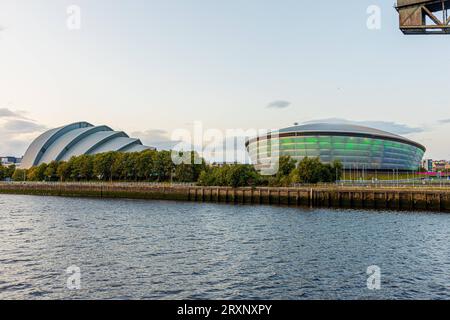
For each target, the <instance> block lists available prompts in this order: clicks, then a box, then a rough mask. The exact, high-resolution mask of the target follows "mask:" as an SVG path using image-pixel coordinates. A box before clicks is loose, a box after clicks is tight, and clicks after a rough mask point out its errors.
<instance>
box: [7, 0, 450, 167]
mask: <svg viewBox="0 0 450 320" xmlns="http://www.w3.org/2000/svg"><path fill="white" fill-rule="evenodd" d="M71 5H76V6H77V7H78V8H80V10H81V11H80V13H81V14H80V20H79V21H80V25H79V26H80V29H75V30H74V29H73V28H71V26H72V27H73V24H71V23H73V21H74V20H73V17H74V15H73V11H72V12H71V13H68V12H67V9H68V7H69V6H71ZM373 5H375V6H378V7H379V8H380V9H381V11H380V12H381V16H380V26H381V29H376V30H373V29H369V28H368V27H367V21H368V19H369V18H370V15H371V13H370V14H368V12H367V9H368V7H369V6H373ZM68 22H69V25H68ZM449 53H450V37H449V36H404V35H403V34H402V33H401V32H400V31H399V29H398V15H397V12H396V10H395V9H394V8H393V1H385V0H383V1H381V0H380V1H375V0H370V1H365V0H346V1H332V0H327V1H303V0H277V1H275V0H265V1H260V0H259V1H256V0H245V1H242V0H227V1H218V0H215V1H212V0H159V1H156V0H128V1H122V0H96V1H90V0H70V1H65V0H40V1H29V0H1V1H0V136H1V140H0V155H15V156H21V155H23V153H24V152H25V150H26V148H27V146H28V145H29V143H30V142H31V141H32V140H33V139H34V138H35V137H37V136H38V135H39V134H40V133H42V132H44V131H45V130H47V129H49V128H53V127H57V126H61V125H64V124H68V123H73V122H77V121H88V122H90V123H92V124H96V125H102V124H105V125H109V126H110V127H112V128H114V129H117V130H124V131H125V132H127V133H129V134H130V135H132V136H135V137H139V138H141V139H142V141H143V142H144V143H147V144H150V145H152V144H155V145H156V144H164V143H166V142H167V141H168V140H169V139H170V138H171V137H172V135H173V133H174V131H176V130H179V129H185V130H192V128H193V123H195V122H201V123H202V126H203V128H205V129H217V130H221V131H223V132H225V130H227V129H236V128H239V129H244V130H247V129H275V128H282V127H286V126H290V125H292V124H293V123H294V122H298V123H304V122H312V121H313V122H314V121H316V122H320V121H326V120H330V119H331V120H332V121H340V122H349V121H350V122H356V123H360V124H365V125H371V126H374V127H377V128H380V129H384V130H388V131H391V132H394V133H398V134H402V135H404V136H406V137H408V138H410V139H413V140H415V141H417V142H419V143H422V144H424V145H425V146H426V147H427V149H428V151H427V154H426V157H431V158H435V159H450V145H449V143H448V140H449V139H448V137H449V136H450V96H449V92H450V90H449V89H450V81H449V75H450V54H449Z"/></svg>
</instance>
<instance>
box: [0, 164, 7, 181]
mask: <svg viewBox="0 0 450 320" xmlns="http://www.w3.org/2000/svg"><path fill="white" fill-rule="evenodd" d="M5 178H6V168H5V166H3V165H2V164H0V181H3V180H4V179H5Z"/></svg>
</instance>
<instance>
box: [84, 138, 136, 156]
mask: <svg viewBox="0 0 450 320" xmlns="http://www.w3.org/2000/svg"><path fill="white" fill-rule="evenodd" d="M134 144H142V143H141V142H140V140H139V139H133V138H126V137H118V138H114V139H112V140H109V141H108V142H105V143H103V144H102V145H100V146H98V147H97V148H95V149H93V150H91V152H90V153H91V154H96V153H103V152H109V151H122V149H125V148H127V147H128V146H130V145H134Z"/></svg>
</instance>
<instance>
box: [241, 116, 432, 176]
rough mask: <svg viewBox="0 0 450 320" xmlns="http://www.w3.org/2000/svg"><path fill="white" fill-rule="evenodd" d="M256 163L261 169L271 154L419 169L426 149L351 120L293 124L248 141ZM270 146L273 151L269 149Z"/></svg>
mask: <svg viewBox="0 0 450 320" xmlns="http://www.w3.org/2000/svg"><path fill="white" fill-rule="evenodd" d="M246 148H247V151H248V152H249V155H250V159H251V160H252V163H253V164H254V165H255V166H256V167H257V168H258V169H261V168H262V167H263V166H264V165H265V164H264V163H267V162H268V161H267V158H269V157H270V156H275V157H277V156H281V155H289V156H291V157H292V158H294V159H295V160H297V161H299V160H301V159H303V158H305V157H319V158H320V160H321V161H322V162H324V163H331V162H333V161H334V160H340V161H341V162H342V164H343V166H344V169H347V170H350V169H351V170H355V169H356V170H405V171H406V170H418V169H419V168H420V166H421V165H422V158H423V155H424V153H425V151H426V149H425V147H424V146H422V145H421V144H419V143H417V142H414V141H411V140H409V139H406V138H404V137H401V136H399V135H395V134H392V133H389V132H385V131H381V130H377V129H373V128H368V127H363V126H356V125H347V124H329V123H318V124H308V125H300V126H294V127H289V128H285V129H281V130H279V132H273V133H272V135H268V136H260V137H254V138H251V139H249V140H247V141H246ZM267 150H269V152H267Z"/></svg>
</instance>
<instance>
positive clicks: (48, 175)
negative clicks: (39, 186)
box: [44, 161, 58, 181]
mask: <svg viewBox="0 0 450 320" xmlns="http://www.w3.org/2000/svg"><path fill="white" fill-rule="evenodd" d="M57 170H58V162H56V161H52V162H50V163H49V165H48V166H47V169H46V170H45V172H44V176H45V180H47V181H56V180H58V174H57Z"/></svg>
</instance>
